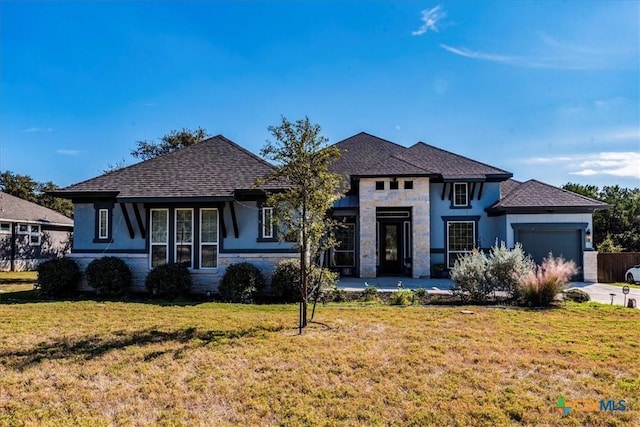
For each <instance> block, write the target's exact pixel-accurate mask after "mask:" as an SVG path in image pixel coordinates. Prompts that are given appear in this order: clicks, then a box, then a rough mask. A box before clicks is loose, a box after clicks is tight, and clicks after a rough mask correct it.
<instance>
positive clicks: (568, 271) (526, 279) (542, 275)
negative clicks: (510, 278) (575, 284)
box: [519, 254, 578, 307]
mask: <svg viewBox="0 0 640 427" xmlns="http://www.w3.org/2000/svg"><path fill="white" fill-rule="evenodd" d="M577 272H578V269H577V267H576V264H575V262H573V261H565V260H564V259H563V258H561V257H558V258H554V256H553V254H549V256H548V257H547V258H545V259H544V260H543V261H542V265H540V266H537V267H536V268H535V269H533V270H531V271H530V272H529V273H527V274H525V275H523V276H522V277H520V283H519V286H520V292H521V295H522V302H523V303H524V304H526V305H528V306H534V307H545V306H548V305H550V304H551V303H552V302H553V300H554V299H555V298H556V296H557V295H558V294H559V293H560V292H562V291H563V290H564V287H565V285H566V284H567V282H568V281H569V280H570V279H571V276H573V275H574V274H576V273H577Z"/></svg>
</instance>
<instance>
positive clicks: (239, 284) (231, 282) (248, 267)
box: [218, 262, 265, 303]
mask: <svg viewBox="0 0 640 427" xmlns="http://www.w3.org/2000/svg"><path fill="white" fill-rule="evenodd" d="M264 285H265V281H264V277H263V276H262V273H261V272H260V270H258V268H257V267H256V266H254V265H253V264H250V263H248V262H240V263H237V264H231V265H230V266H229V267H227V271H226V272H225V273H224V276H223V277H222V281H221V282H220V286H219V287H218V292H219V293H220V296H221V297H222V299H223V300H224V301H227V302H236V303H238V302H239V303H251V302H254V301H255V299H256V298H257V297H258V296H259V295H260V294H261V292H262V289H263V288H264Z"/></svg>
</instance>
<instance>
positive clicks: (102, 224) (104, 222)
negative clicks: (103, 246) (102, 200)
mask: <svg viewBox="0 0 640 427" xmlns="http://www.w3.org/2000/svg"><path fill="white" fill-rule="evenodd" d="M108 238H109V209H99V210H98V239H108Z"/></svg>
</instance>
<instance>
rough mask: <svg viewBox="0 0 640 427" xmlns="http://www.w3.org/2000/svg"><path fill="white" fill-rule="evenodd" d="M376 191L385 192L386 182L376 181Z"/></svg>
mask: <svg viewBox="0 0 640 427" xmlns="http://www.w3.org/2000/svg"><path fill="white" fill-rule="evenodd" d="M376 190H384V181H376Z"/></svg>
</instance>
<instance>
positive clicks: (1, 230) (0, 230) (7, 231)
mask: <svg viewBox="0 0 640 427" xmlns="http://www.w3.org/2000/svg"><path fill="white" fill-rule="evenodd" d="M5 225H7V226H9V228H8V229H4V228H3V226H5ZM0 234H11V223H10V222H0Z"/></svg>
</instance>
